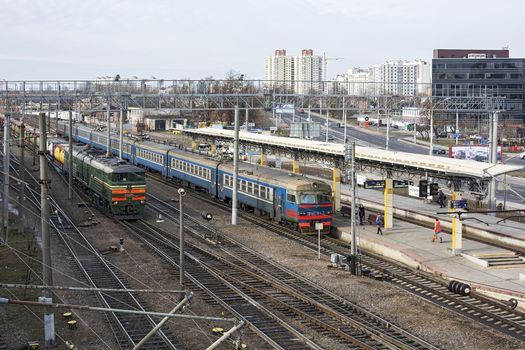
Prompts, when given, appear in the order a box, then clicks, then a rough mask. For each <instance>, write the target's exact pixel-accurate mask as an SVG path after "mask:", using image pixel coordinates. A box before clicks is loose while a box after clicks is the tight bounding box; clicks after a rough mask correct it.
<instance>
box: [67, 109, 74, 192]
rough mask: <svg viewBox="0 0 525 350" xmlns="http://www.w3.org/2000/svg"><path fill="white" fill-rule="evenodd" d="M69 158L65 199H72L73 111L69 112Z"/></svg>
mask: <svg viewBox="0 0 525 350" xmlns="http://www.w3.org/2000/svg"><path fill="white" fill-rule="evenodd" d="M68 135H69V139H68V141H69V150H68V153H69V157H68V169H67V182H68V185H69V186H68V192H67V198H68V199H71V198H73V111H69V132H68Z"/></svg>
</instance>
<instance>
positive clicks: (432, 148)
mask: <svg viewBox="0 0 525 350" xmlns="http://www.w3.org/2000/svg"><path fill="white" fill-rule="evenodd" d="M429 136H430V148H429V149H428V155H429V156H432V155H433V154H434V109H433V108H431V109H430V130H429Z"/></svg>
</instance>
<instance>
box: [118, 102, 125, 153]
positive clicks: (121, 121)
mask: <svg viewBox="0 0 525 350" xmlns="http://www.w3.org/2000/svg"><path fill="white" fill-rule="evenodd" d="M118 128H119V133H118V157H119V158H120V159H122V142H123V138H124V135H123V133H122V132H123V131H124V114H123V111H122V108H121V109H120V114H119V127H118Z"/></svg>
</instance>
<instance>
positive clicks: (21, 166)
mask: <svg viewBox="0 0 525 350" xmlns="http://www.w3.org/2000/svg"><path fill="white" fill-rule="evenodd" d="M22 110H24V107H22ZM23 118H24V112H22V123H21V124H20V135H19V136H20V138H19V143H18V146H19V147H20V162H19V163H18V177H19V178H20V187H19V188H18V232H20V233H24V228H25V222H24V220H25V213H24V207H25V200H26V196H25V187H26V184H25V181H24V179H25V172H26V164H25V154H24V149H25V144H24V137H25V124H24V122H23Z"/></svg>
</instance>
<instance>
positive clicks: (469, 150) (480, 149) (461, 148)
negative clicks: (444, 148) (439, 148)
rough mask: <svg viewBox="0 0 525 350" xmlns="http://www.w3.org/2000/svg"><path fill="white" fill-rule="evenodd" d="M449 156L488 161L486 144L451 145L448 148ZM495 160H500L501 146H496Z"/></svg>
mask: <svg viewBox="0 0 525 350" xmlns="http://www.w3.org/2000/svg"><path fill="white" fill-rule="evenodd" d="M448 154H449V156H450V158H456V159H466V160H475V161H478V162H488V161H489V146H488V145H451V146H450V150H449V153H448ZM496 155H497V160H501V146H498V149H497V152H496Z"/></svg>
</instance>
